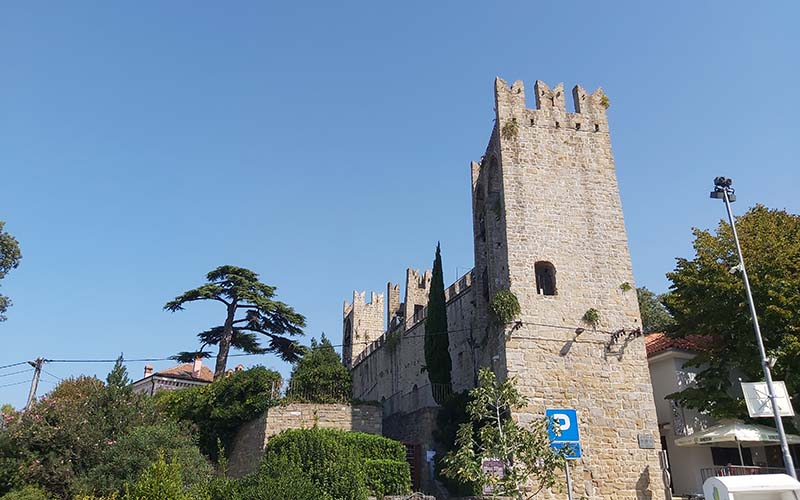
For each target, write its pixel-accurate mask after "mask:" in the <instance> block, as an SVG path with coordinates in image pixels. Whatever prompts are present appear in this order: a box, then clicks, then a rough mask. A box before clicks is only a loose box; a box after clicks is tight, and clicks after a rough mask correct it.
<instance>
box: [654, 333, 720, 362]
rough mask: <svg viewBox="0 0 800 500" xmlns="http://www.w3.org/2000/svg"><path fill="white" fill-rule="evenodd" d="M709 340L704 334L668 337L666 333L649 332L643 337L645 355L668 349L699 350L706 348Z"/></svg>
mask: <svg viewBox="0 0 800 500" xmlns="http://www.w3.org/2000/svg"><path fill="white" fill-rule="evenodd" d="M710 342H711V340H710V339H709V337H707V336H704V335H687V336H686V337H670V336H669V335H667V334H666V333H649V334H647V336H646V337H645V338H644V345H645V348H646V349H647V357H650V356H653V355H655V354H658V353H660V352H664V351H666V350H669V349H680V350H681V351H692V352H701V351H705V350H707V349H708V344H709V343H710Z"/></svg>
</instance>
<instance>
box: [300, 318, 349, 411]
mask: <svg viewBox="0 0 800 500" xmlns="http://www.w3.org/2000/svg"><path fill="white" fill-rule="evenodd" d="M352 387H353V378H352V376H351V375H350V370H348V369H347V368H346V367H345V366H344V365H343V364H342V359H341V358H340V357H339V354H338V353H337V352H336V350H335V349H334V348H333V346H332V345H331V342H330V341H329V340H328V339H327V338H325V335H324V334H323V335H322V338H321V339H320V341H319V343H318V342H317V341H316V340H315V339H311V347H309V348H306V349H305V351H304V352H303V357H302V358H300V360H299V361H298V362H297V363H296V364H295V365H294V368H293V369H292V376H291V378H290V379H289V390H288V391H287V392H286V397H287V398H289V399H290V400H293V401H300V402H309V403H336V402H341V401H349V400H350V398H351V393H352Z"/></svg>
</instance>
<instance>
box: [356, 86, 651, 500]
mask: <svg viewBox="0 0 800 500" xmlns="http://www.w3.org/2000/svg"><path fill="white" fill-rule="evenodd" d="M572 94H573V101H574V104H575V110H576V112H574V113H572V112H567V110H566V103H565V101H566V96H565V93H564V89H563V85H560V84H559V85H558V86H556V87H555V88H552V89H551V88H550V87H548V86H547V85H546V84H544V83H543V82H536V85H535V86H534V95H535V102H536V106H535V109H529V108H528V107H527V105H526V99H525V87H524V85H523V83H522V82H520V81H517V82H514V84H513V85H511V86H510V87H509V86H508V84H506V82H505V81H503V80H501V79H499V78H498V79H497V80H496V82H495V104H496V107H495V109H496V121H495V128H494V130H493V131H492V135H491V138H490V140H489V145H488V147H487V149H486V153H485V154H484V156H483V158H482V159H481V161H480V162H473V163H472V164H471V176H472V201H473V207H472V216H473V235H474V250H475V268H474V269H473V271H472V272H471V273H470V274H469V275H468V276H469V278H470V279H469V284H468V285H466V284H465V286H463V287H460V286H459V285H460V282H459V283H456V284H454V285H453V287H452V288H453V292H450V293H449V295H448V304H447V313H448V335H449V336H450V356H451V359H452V361H453V389H454V390H462V389H466V388H469V387H471V386H472V385H473V384H474V381H475V374H476V373H477V370H478V368H479V367H482V366H486V367H490V368H492V369H493V370H494V371H495V372H496V373H497V374H498V376H499V377H500V378H505V377H516V379H517V381H518V385H519V387H520V388H521V390H522V391H523V392H524V393H525V395H527V396H528V398H529V400H530V402H529V405H528V407H527V408H525V409H524V410H523V411H522V412H519V413H518V414H516V415H514V418H517V419H519V420H520V421H521V422H530V421H532V419H534V418H540V417H542V416H543V415H544V412H545V410H546V409H547V408H564V407H567V408H575V409H576V410H577V412H578V417H579V421H580V422H579V424H580V431H581V437H582V444H583V449H584V456H583V458H582V459H581V460H578V461H576V462H573V471H574V476H575V477H576V478H580V480H576V481H575V485H574V487H575V492H574V493H575V495H576V498H580V497H581V496H583V497H586V498H591V499H608V500H610V499H615V500H628V499H630V500H633V499H636V500H641V499H644V498H648V499H649V498H662V495H663V493H662V492H661V488H660V487H659V486H658V483H659V481H660V479H659V463H658V458H657V452H656V450H654V449H641V448H640V447H639V443H638V435H639V434H641V433H648V432H649V433H652V434H653V435H658V433H657V423H656V416H655V405H654V403H653V395H652V389H651V384H650V375H649V371H648V368H647V362H646V356H645V350H644V339H643V338H639V337H636V336H631V337H630V338H629V337H628V336H627V335H623V337H622V338H621V339H620V340H619V341H618V342H616V343H613V344H612V343H610V339H611V333H612V332H615V331H618V330H621V329H625V330H626V331H627V332H630V331H633V330H635V329H637V328H639V327H640V326H641V321H640V318H639V309H638V304H637V300H636V293H635V291H632V290H631V291H626V290H627V289H628V288H629V287H627V286H622V285H623V284H626V283H627V284H629V285H631V286H633V283H634V280H633V272H632V268H631V261H630V255H629V252H628V243H627V236H626V233H625V224H624V220H623V215H622V207H621V203H620V198H619V192H618V186H617V179H616V173H615V166H614V158H613V154H612V151H611V140H610V136H609V129H608V121H607V118H606V107H607V104H608V100H607V98H606V97H605V94H604V93H603V91H602V90H601V89H598V90H596V91H595V92H593V93H591V94H590V93H587V92H586V91H585V90H584V89H582V88H581V87H578V86H576V87H575V89H574V90H573V92H572ZM537 263H538V264H537ZM537 269H538V270H539V272H538V277H539V278H541V280H540V281H541V282H539V283H537ZM543 269H550V271H549V272H550V273H551V276H552V277H553V280H554V288H555V289H554V290H553V291H552V292H554V293H551V292H550V291H548V288H549V287H548V286H547V285H546V284H545V283H544V282H545V281H547V279H548V278H547V277H546V275H545V274H546V273H545V274H542V272H543V271H542V270H543ZM425 276H427V274H426V273H419V272H417V271H413V272H412V271H409V273H408V274H407V280H406V302H405V303H404V304H401V305H400V306H399V308H400V309H401V310H403V311H405V313H404V314H405V316H404V317H403V318H401V321H394V322H393V321H392V315H391V312H390V314H389V318H390V329H393V328H394V329H396V330H397V331H399V332H400V342H399V344H397V343H388V342H386V337H385V336H379V337H377V338H376V339H375V340H373V341H371V343H370V344H369V345H367V346H366V347H364V348H361V347H358V348H357V347H356V346H355V344H353V345H352V346H349V345H348V341H347V338H348V337H347V336H345V339H346V340H345V344H346V345H345V347H344V349H345V352H348V350H351V351H352V352H355V351H356V350H357V349H358V350H359V352H360V356H359V357H358V358H355V357H354V358H351V359H353V362H352V363H351V365H352V370H353V377H354V396H355V397H357V398H362V399H374V400H381V401H384V416H385V417H386V418H387V420H386V422H391V428H392V429H404V428H410V427H413V426H414V425H417V423H418V424H419V429H418V430H417V433H418V434H420V435H419V436H417V437H415V438H414V439H417V440H418V441H416V442H419V443H425V444H426V446H427V445H428V444H431V443H432V442H433V441H432V437H431V436H430V435H429V434H428V435H422V434H424V433H426V432H427V433H430V432H432V429H430V428H429V427H430V426H429V425H428V423H427V422H425V421H420V420H419V415H421V413H420V412H419V410H420V409H422V408H425V407H429V406H435V403H434V402H433V398H432V396H431V394H432V392H431V391H432V390H436V388H432V387H430V385H429V384H428V383H427V374H426V373H425V370H424V354H423V352H424V351H423V349H424V347H423V346H424V342H423V338H424V334H425V332H424V322H421V321H419V319H420V317H419V315H414V314H413V308H412V307H410V305H412V306H413V305H414V304H423V305H424V304H425V303H426V298H427V291H428V285H429V282H428V281H426V280H425V279H424V277H425ZM448 290H450V289H448ZM501 290H511V291H512V292H513V293H514V294H515V295H516V296H517V298H518V299H519V302H520V306H521V309H522V313H521V315H520V317H519V318H518V319H519V322H518V323H516V324H511V325H498V324H497V323H496V321H495V320H494V319H493V318H492V317H491V316H490V314H489V303H490V300H491V297H493V296H494V295H495V294H496V293H497V292H499V291H501ZM391 294H392V298H391V301H392V304H393V306H392V308H393V309H396V308H397V305H396V302H397V298H396V296H395V294H399V291H396V290H394V289H391ZM589 309H595V310H597V311H598V312H599V321H598V323H597V324H595V325H590V324H587V323H586V322H585V321H584V320H583V318H584V315H585V313H586V312H587V310H589ZM409 315H411V316H409ZM351 316H352V315H351ZM368 316H369V317H370V318H371V317H372V316H376V315H375V313H373V312H370V313H368ZM366 317H367V316H364V319H362V321H367V319H365V318H366ZM381 317H382V316H381ZM347 318H348V311H345V324H347ZM352 318H355V319H357V318H356V316H352ZM370 324H374V325H376V324H377V323H370ZM392 325H396V326H394V327H393V326H392ZM393 331H394V330H393ZM353 342H354V341H353ZM387 428H388V427H387ZM540 497H541V498H557V497H559V495H558V494H556V493H553V492H544V493H543V494H542V495H540Z"/></svg>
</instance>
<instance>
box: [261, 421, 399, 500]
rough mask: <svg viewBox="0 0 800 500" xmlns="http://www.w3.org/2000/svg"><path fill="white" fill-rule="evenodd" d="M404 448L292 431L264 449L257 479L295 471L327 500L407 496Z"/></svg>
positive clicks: (354, 436)
mask: <svg viewBox="0 0 800 500" xmlns="http://www.w3.org/2000/svg"><path fill="white" fill-rule="evenodd" d="M405 454H406V452H405V447H404V446H403V444H402V443H399V442H397V441H392V440H391V439H387V438H384V437H381V436H375V435H372V434H364V433H360V432H346V431H341V430H335V429H317V428H314V429H293V430H287V431H284V432H282V433H281V434H278V435H277V436H275V437H273V438H272V439H271V440H270V441H269V443H268V444H267V450H266V454H265V455H264V459H263V461H262V463H261V469H260V471H259V473H258V474H259V476H260V477H261V478H262V480H263V478H275V477H280V476H286V475H291V474H286V468H287V467H290V465H289V464H291V465H292V466H296V467H299V470H298V471H297V474H299V475H300V476H302V477H305V478H308V479H310V480H311V482H312V483H313V484H314V485H316V486H317V487H318V488H319V490H321V491H322V492H323V493H324V494H325V495H326V496H325V497H322V498H330V499H331V500H363V499H365V498H366V497H367V495H368V494H369V495H373V496H377V497H379V498H381V497H383V495H384V492H395V491H397V492H400V493H404V492H407V491H409V490H410V486H411V473H410V468H409V466H408V464H407V463H406V461H405Z"/></svg>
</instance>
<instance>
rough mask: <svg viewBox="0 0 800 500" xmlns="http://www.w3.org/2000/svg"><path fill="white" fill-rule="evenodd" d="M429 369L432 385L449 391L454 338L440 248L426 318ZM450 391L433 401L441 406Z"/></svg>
mask: <svg viewBox="0 0 800 500" xmlns="http://www.w3.org/2000/svg"><path fill="white" fill-rule="evenodd" d="M425 366H426V369H427V371H428V379H429V380H430V381H431V384H439V385H440V386H444V387H449V386H450V377H451V374H450V372H451V370H452V360H451V359H450V338H449V335H448V333H447V304H446V301H445V296H444V273H443V271H442V253H441V249H440V246H439V244H438V243H437V244H436V256H435V257H434V259H433V276H432V279H431V289H430V292H429V294H428V309H427V315H426V316H425ZM447 394H448V391H447V390H433V397H434V399H436V400H437V403H441V402H442V400H443V399H444V397H445V396H446V395H447Z"/></svg>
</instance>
